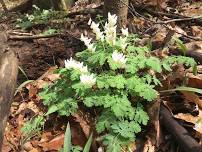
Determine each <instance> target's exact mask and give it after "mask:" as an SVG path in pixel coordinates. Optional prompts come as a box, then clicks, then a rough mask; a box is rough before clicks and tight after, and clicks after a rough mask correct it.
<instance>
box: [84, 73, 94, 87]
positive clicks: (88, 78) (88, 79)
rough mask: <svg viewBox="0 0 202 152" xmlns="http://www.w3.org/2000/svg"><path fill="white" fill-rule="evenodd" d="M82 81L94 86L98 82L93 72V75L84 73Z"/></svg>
mask: <svg viewBox="0 0 202 152" xmlns="http://www.w3.org/2000/svg"><path fill="white" fill-rule="evenodd" d="M80 81H81V83H83V84H84V85H88V86H93V85H94V84H95V83H96V78H95V77H94V75H93V74H91V75H87V74H82V75H81V76H80Z"/></svg>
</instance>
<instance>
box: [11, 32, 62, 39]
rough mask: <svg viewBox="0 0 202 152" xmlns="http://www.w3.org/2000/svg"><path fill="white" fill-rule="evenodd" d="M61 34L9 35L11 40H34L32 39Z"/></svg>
mask: <svg viewBox="0 0 202 152" xmlns="http://www.w3.org/2000/svg"><path fill="white" fill-rule="evenodd" d="M58 35H61V34H60V33H56V34H49V35H41V34H39V35H14V36H13V35H8V39H11V40H32V39H41V38H50V37H55V36H58Z"/></svg>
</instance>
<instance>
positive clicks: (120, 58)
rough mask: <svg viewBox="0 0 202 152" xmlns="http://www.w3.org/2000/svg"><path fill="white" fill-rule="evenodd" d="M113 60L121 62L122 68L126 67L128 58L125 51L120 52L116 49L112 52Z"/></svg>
mask: <svg viewBox="0 0 202 152" xmlns="http://www.w3.org/2000/svg"><path fill="white" fill-rule="evenodd" d="M112 60H113V61H114V62H115V63H117V64H119V65H120V66H121V68H124V67H125V64H126V60H127V59H126V58H125V55H124V54H123V53H118V52H117V51H114V52H113V54H112Z"/></svg>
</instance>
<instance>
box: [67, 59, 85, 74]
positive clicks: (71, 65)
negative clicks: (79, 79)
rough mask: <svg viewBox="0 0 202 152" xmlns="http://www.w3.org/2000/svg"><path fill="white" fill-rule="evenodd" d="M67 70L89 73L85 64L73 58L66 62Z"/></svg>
mask: <svg viewBox="0 0 202 152" xmlns="http://www.w3.org/2000/svg"><path fill="white" fill-rule="evenodd" d="M65 68H67V69H74V70H78V71H80V72H81V73H88V69H87V66H84V65H83V62H78V61H76V60H74V59H72V58H70V59H69V60H65Z"/></svg>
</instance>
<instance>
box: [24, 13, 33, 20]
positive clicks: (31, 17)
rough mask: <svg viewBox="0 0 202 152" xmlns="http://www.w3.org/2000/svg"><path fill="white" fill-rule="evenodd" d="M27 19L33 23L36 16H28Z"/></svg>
mask: <svg viewBox="0 0 202 152" xmlns="http://www.w3.org/2000/svg"><path fill="white" fill-rule="evenodd" d="M26 17H27V19H28V20H29V21H33V20H34V19H35V16H34V15H28V14H26Z"/></svg>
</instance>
